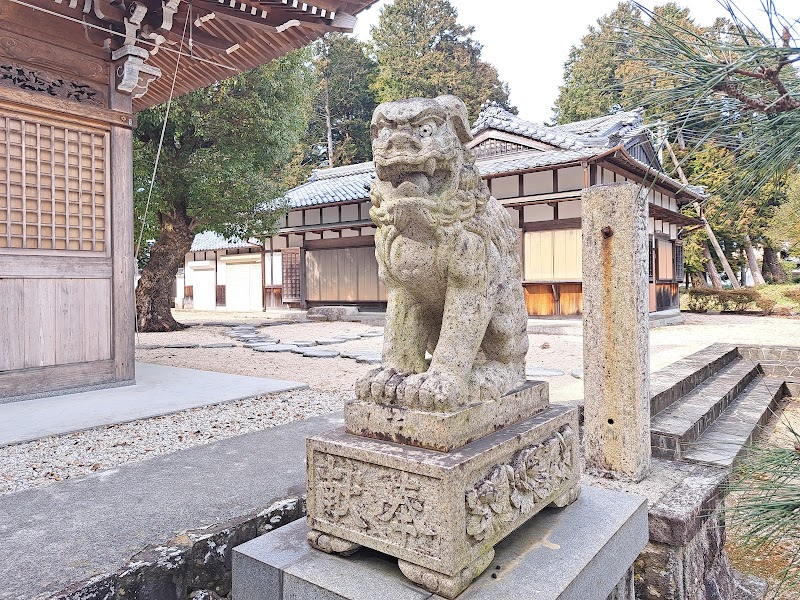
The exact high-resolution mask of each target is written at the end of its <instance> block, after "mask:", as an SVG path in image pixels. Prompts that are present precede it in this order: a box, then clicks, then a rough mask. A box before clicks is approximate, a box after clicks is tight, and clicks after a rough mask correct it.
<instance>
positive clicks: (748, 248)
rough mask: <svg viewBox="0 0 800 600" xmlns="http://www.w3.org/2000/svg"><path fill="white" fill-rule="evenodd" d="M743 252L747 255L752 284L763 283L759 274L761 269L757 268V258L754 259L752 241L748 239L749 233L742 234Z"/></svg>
mask: <svg viewBox="0 0 800 600" xmlns="http://www.w3.org/2000/svg"><path fill="white" fill-rule="evenodd" d="M744 252H745V254H746V255H747V264H748V266H749V267H750V273H751V274H752V275H753V285H756V286H759V285H764V283H765V282H764V278H763V277H762V276H761V269H759V268H758V260H757V259H756V253H755V250H753V242H752V240H750V234H749V233H746V234H744Z"/></svg>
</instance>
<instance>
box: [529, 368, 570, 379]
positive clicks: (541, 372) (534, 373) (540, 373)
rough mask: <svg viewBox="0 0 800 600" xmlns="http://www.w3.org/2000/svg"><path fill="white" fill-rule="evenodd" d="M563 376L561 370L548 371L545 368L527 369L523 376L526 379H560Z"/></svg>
mask: <svg viewBox="0 0 800 600" xmlns="http://www.w3.org/2000/svg"><path fill="white" fill-rule="evenodd" d="M563 374H564V371H562V370H561V369H548V368H547V367H527V368H526V369H525V375H527V376H528V377H560V376H562V375H563Z"/></svg>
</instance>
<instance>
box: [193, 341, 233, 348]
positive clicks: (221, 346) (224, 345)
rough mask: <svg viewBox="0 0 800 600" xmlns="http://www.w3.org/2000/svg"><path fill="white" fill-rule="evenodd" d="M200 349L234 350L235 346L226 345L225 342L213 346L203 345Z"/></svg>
mask: <svg viewBox="0 0 800 600" xmlns="http://www.w3.org/2000/svg"><path fill="white" fill-rule="evenodd" d="M200 347H201V348H236V344H226V343H225V342H218V343H214V344H203V345H202V346H200Z"/></svg>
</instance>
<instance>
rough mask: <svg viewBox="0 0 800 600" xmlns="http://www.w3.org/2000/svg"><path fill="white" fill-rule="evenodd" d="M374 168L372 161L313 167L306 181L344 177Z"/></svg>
mask: <svg viewBox="0 0 800 600" xmlns="http://www.w3.org/2000/svg"><path fill="white" fill-rule="evenodd" d="M374 168H375V166H374V165H373V163H372V161H371V160H370V161H366V162H361V163H354V164H352V165H342V166H341V167H331V168H324V169H314V170H313V171H311V176H310V177H309V178H308V182H312V181H319V180H321V179H333V178H335V177H346V176H348V175H356V174H358V173H366V172H368V171H371V170H373V169H374Z"/></svg>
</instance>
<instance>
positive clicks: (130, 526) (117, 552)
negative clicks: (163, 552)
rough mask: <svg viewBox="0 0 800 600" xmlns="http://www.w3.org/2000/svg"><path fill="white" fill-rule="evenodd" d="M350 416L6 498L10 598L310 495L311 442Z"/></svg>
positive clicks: (2, 539) (2, 561)
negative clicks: (308, 441) (307, 445)
mask: <svg viewBox="0 0 800 600" xmlns="http://www.w3.org/2000/svg"><path fill="white" fill-rule="evenodd" d="M341 424H342V419H341V415H340V414H336V413H334V414H331V415H327V416H322V417H314V418H312V419H307V420H305V421H297V422H295V423H289V424H287V425H282V426H279V427H273V428H271V429H266V430H264V431H258V432H255V433H250V434H247V435H242V436H237V437H233V438H228V439H225V440H220V441H218V442H214V443H211V444H208V445H206V446H198V447H196V448H190V449H188V450H182V451H180V452H174V453H172V454H165V455H163V456H158V457H155V458H152V459H149V460H145V461H142V462H138V463H130V464H127V465H123V466H121V467H119V468H118V469H116V470H113V471H106V472H103V473H98V474H97V475H93V476H90V477H87V478H84V479H77V480H68V481H63V482H59V483H55V484H52V485H49V486H46V487H43V488H39V489H33V490H25V491H22V492H17V493H15V494H8V495H4V496H0V582H2V585H0V599H2V600H12V599H13V600H27V599H30V598H34V597H38V596H39V595H49V594H51V593H55V592H58V591H60V590H62V589H64V588H66V587H67V586H69V585H71V584H75V583H78V582H80V581H83V580H85V579H87V578H89V577H92V576H93V575H97V574H100V573H109V572H114V571H116V570H118V569H120V568H121V567H123V566H125V564H127V561H128V559H130V558H131V556H132V555H134V554H135V553H137V552H138V551H140V550H142V549H143V548H144V547H145V546H148V545H153V544H158V543H162V542H166V541H167V540H169V539H171V538H172V537H174V536H175V535H177V534H178V533H180V532H182V531H185V530H187V529H196V528H200V527H204V526H207V525H211V524H215V523H220V522H223V521H226V520H229V519H233V518H235V517H239V516H242V515H246V514H248V513H251V512H253V511H257V510H262V509H263V508H265V507H267V506H268V505H270V504H271V503H272V502H274V501H276V500H280V499H283V498H287V497H289V496H298V495H300V494H303V493H305V488H306V476H305V463H304V458H305V439H306V437H308V436H311V435H315V434H317V433H320V432H322V431H326V430H328V429H332V428H334V427H339V426H341Z"/></svg>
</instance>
